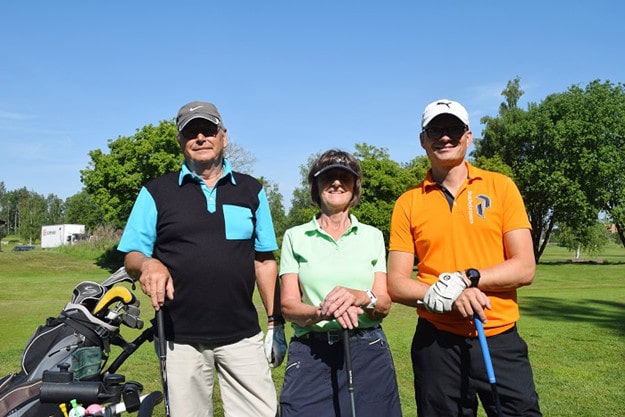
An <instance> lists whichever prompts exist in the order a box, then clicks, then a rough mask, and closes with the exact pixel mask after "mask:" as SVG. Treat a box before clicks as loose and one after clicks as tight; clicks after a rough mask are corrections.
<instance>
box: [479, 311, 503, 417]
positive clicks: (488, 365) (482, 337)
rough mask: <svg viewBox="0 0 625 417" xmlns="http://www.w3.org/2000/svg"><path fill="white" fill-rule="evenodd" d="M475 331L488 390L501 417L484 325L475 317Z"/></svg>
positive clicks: (501, 412)
mask: <svg viewBox="0 0 625 417" xmlns="http://www.w3.org/2000/svg"><path fill="white" fill-rule="evenodd" d="M474 322H475V329H476V330H477V337H478V339H479V340H480V347H481V348H482V357H483V358H484V366H486V375H487V376H488V381H489V382H490V388H491V391H492V393H493V401H495V407H497V415H498V416H499V417H503V411H502V410H501V401H499V394H498V393H497V380H496V379H495V370H494V369H493V362H492V360H491V358H490V350H489V349H488V342H487V341H486V335H485V334H484V324H482V321H481V320H480V318H479V317H477V316H475V319H474Z"/></svg>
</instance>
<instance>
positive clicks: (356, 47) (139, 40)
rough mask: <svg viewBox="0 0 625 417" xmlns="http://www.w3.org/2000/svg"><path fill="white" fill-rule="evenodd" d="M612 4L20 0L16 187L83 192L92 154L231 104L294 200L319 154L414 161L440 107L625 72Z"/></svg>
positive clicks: (15, 58)
mask: <svg viewBox="0 0 625 417" xmlns="http://www.w3.org/2000/svg"><path fill="white" fill-rule="evenodd" d="M624 12H625V3H623V2H622V1H619V0H612V1H601V0H598V1H592V2H587V1H578V2H570V1H561V0H553V1H537V0H528V1H516V2H507V1H472V2H470V1H439V2H421V1H393V0H388V1H386V2H379V1H367V0H362V1H352V0H345V1H341V0H334V1H330V0H319V1H295V0H291V1H286V0H278V1H269V0H268V1H242V0H238V1H237V0H233V1H228V2H211V1H197V0H187V1H184V2H177V1H156V0H151V1H147V0H133V1H121V0H111V1H107V2H94V1H84V0H83V1H77V0H65V1H60V2H52V1H44V0H39V1H28V0H24V1H19V2H18V1H13V2H8V3H7V4H4V5H3V6H2V11H1V13H0V51H1V53H2V56H1V58H0V182H4V185H5V188H6V189H7V190H8V191H11V190H15V189H18V188H22V187H26V188H27V189H28V190H31V191H34V192H37V193H39V194H43V195H44V196H47V195H48V194H55V195H57V196H58V197H60V198H63V199H65V198H67V197H70V196H72V195H74V194H76V193H78V192H79V191H80V190H81V188H82V183H81V182H80V170H82V169H85V168H86V167H87V166H88V164H89V161H90V158H89V151H91V150H95V149H101V150H102V151H104V152H105V153H108V152H109V149H108V142H109V141H110V140H115V139H116V138H118V137H119V136H131V135H133V134H135V133H136V131H137V129H140V128H142V127H143V126H145V125H148V124H153V125H157V124H158V123H159V122H160V121H162V120H170V119H173V118H174V116H175V115H176V112H177V111H178V109H179V108H180V107H181V106H182V105H183V104H185V103H186V102H189V101H193V100H202V101H211V102H213V103H215V104H216V105H217V106H218V108H219V110H220V112H221V115H222V117H223V119H224V123H225V125H226V127H227V128H228V133H229V138H230V140H231V141H233V142H235V143H236V144H237V145H239V146H241V147H243V148H244V149H246V150H248V151H249V152H250V153H251V154H253V155H254V156H255V157H256V159H257V161H256V163H255V165H254V170H253V174H254V175H255V176H259V177H260V176H263V177H265V178H267V179H268V180H270V181H272V182H274V183H277V184H278V185H279V189H280V192H281V193H282V194H283V196H284V203H285V205H286V206H290V199H291V193H292V191H293V188H294V187H296V186H298V184H299V181H300V174H299V167H300V165H302V164H304V163H305V162H306V160H307V159H308V157H309V156H310V155H311V154H314V153H317V152H320V151H324V150H326V149H329V148H333V147H337V148H341V149H344V150H347V151H353V150H354V144H356V143H367V144H369V145H373V146H376V147H382V148H386V149H388V151H389V153H390V155H391V157H392V158H393V159H394V160H396V161H399V162H406V161H409V160H411V159H412V158H414V157H415V156H417V155H422V154H424V152H423V150H422V149H421V148H420V146H419V143H418V133H419V130H420V125H419V122H420V117H421V113H422V111H423V108H424V107H425V106H426V105H427V104H428V103H429V102H431V101H433V100H436V99H439V98H449V99H454V100H458V101H460V102H461V103H463V104H464V105H465V107H466V108H467V110H468V111H469V114H470V117H471V127H472V130H473V132H474V136H475V137H480V136H481V131H482V126H481V125H480V118H481V117H483V116H486V115H489V116H496V115H497V111H498V106H499V104H500V103H501V102H502V100H503V97H502V96H501V91H502V90H503V89H504V88H505V86H506V84H507V82H508V81H509V80H512V79H514V78H515V77H516V76H518V77H520V78H521V87H522V89H523V90H524V91H525V95H524V96H523V97H522V98H521V100H520V105H521V106H522V107H525V106H526V105H527V103H529V102H540V101H542V100H543V99H544V98H545V97H546V96H547V95H549V94H552V93H560V92H564V91H566V90H567V89H568V88H569V87H570V86H571V85H573V84H577V85H580V86H585V85H586V84H588V83H589V82H590V81H592V80H595V79H600V80H602V81H611V82H613V83H618V82H623V81H625V53H624V52H625V46H624V45H625V25H623V16H624V14H625V13H624Z"/></svg>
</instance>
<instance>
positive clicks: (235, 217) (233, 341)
mask: <svg viewBox="0 0 625 417" xmlns="http://www.w3.org/2000/svg"><path fill="white" fill-rule="evenodd" d="M176 124H177V126H178V132H179V134H178V141H179V142H180V148H181V150H182V152H183V154H184V159H185V161H184V163H183V164H182V168H181V170H180V171H179V172H174V173H169V174H165V175H163V176H160V177H158V178H156V179H154V180H152V181H150V182H148V183H147V184H146V185H145V186H144V187H143V188H142V189H141V191H140V193H139V196H138V197H137V200H136V201H135V204H134V207H133V209H132V212H131V214H130V217H129V219H128V223H127V225H126V228H125V230H124V234H123V236H122V239H121V242H120V244H119V247H118V250H120V251H122V252H125V253H126V258H125V266H126V270H127V271H128V273H129V274H130V275H131V276H133V277H134V278H135V279H138V280H139V282H140V284H141V289H142V290H143V292H144V293H145V294H147V295H148V296H149V297H150V298H151V300H152V305H153V307H154V309H155V310H158V309H160V308H162V309H163V313H164V321H165V335H166V337H165V339H166V340H167V366H166V368H167V381H168V387H169V405H170V409H171V414H172V415H174V416H185V417H190V416H198V417H199V416H206V415H207V410H208V411H209V413H208V415H211V416H212V404H213V402H212V395H213V387H214V381H215V374H217V375H218V376H219V384H220V392H221V397H222V400H223V406H224V410H225V412H226V415H240V416H251V415H255V416H267V417H274V416H275V415H276V409H277V401H276V391H275V387H274V385H273V381H272V379H271V371H270V369H269V366H268V363H267V360H268V361H269V365H270V366H272V367H273V366H277V365H279V364H280V363H281V362H282V359H283V358H284V352H285V351H286V343H285V340H284V327H283V320H282V317H281V316H280V315H279V312H278V311H274V305H276V304H277V305H279V303H278V302H277V301H278V300H274V295H275V293H274V290H275V287H276V276H277V265H276V261H275V259H274V256H273V252H272V251H274V250H276V249H277V248H278V246H277V243H276V238H275V233H274V229H273V222H272V219H271V213H270V211H269V204H268V202H267V196H266V195H265V191H264V189H263V186H262V184H261V183H259V182H258V181H257V180H256V179H254V178H253V177H251V176H249V175H245V174H242V173H239V172H235V171H232V169H231V167H230V164H229V162H228V160H227V159H225V158H224V149H225V147H226V146H227V144H228V136H227V130H226V128H225V127H224V125H223V121H222V118H221V115H220V114H219V112H218V111H217V108H216V107H215V106H214V105H213V104H211V103H205V102H191V103H188V104H186V105H184V106H182V108H181V109H180V111H179V112H178V116H177V118H176ZM255 284H257V285H258V289H259V293H260V295H261V298H262V301H263V304H264V306H265V309H266V311H267V316H268V317H269V323H268V332H267V336H266V338H265V344H264V347H263V339H262V336H263V334H262V331H261V329H260V326H259V324H258V315H257V311H256V307H255V306H254V303H253V300H252V296H253V292H254V285H255ZM274 301H275V302H274ZM266 359H267V360H266Z"/></svg>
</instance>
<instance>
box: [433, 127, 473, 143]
mask: <svg viewBox="0 0 625 417" xmlns="http://www.w3.org/2000/svg"><path fill="white" fill-rule="evenodd" d="M468 130H469V127H468V126H466V125H462V126H458V125H457V126H449V127H435V126H433V127H426V128H425V129H423V131H424V132H425V133H426V135H428V138H430V139H432V140H437V139H440V138H442V137H443V136H449V137H450V138H451V139H453V140H458V139H460V138H461V137H462V135H464V134H465V133H466V132H467V131H468Z"/></svg>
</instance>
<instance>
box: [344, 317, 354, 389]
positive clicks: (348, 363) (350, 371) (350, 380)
mask: <svg viewBox="0 0 625 417" xmlns="http://www.w3.org/2000/svg"><path fill="white" fill-rule="evenodd" d="M343 348H344V352H345V370H346V371H347V390H348V391H349V392H354V368H352V352H351V349H350V347H349V329H343Z"/></svg>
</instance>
